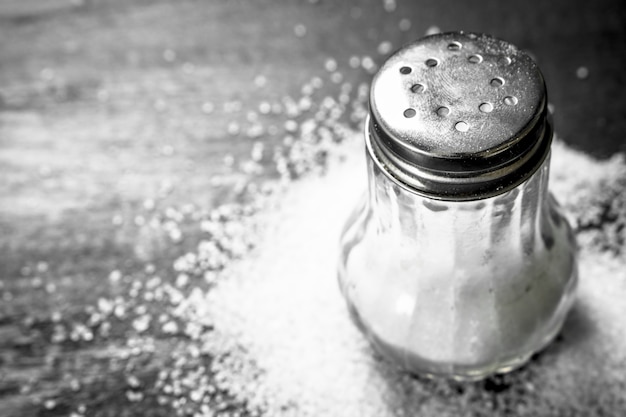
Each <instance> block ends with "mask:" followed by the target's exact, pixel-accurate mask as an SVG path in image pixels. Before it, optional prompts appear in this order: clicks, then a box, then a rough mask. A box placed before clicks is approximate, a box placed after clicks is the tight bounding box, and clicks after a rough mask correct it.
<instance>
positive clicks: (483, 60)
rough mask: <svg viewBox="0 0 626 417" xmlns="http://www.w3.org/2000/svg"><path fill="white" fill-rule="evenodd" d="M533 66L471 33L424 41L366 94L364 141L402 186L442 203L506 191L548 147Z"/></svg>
mask: <svg viewBox="0 0 626 417" xmlns="http://www.w3.org/2000/svg"><path fill="white" fill-rule="evenodd" d="M546 115H547V98H546V88H545V83H544V79H543V76H542V75H541V72H540V71H539V68H538V67H537V64H536V63H535V62H534V61H533V60H532V59H531V58H530V57H529V56H528V55H527V54H526V53H524V52H522V51H520V50H519V49H517V48H516V47H515V46H513V45H511V44H509V43H507V42H504V41H501V40H499V39H495V38H493V37H490V36H487V35H483V34H474V33H463V32H455V33H443V34H437V35H433V36H427V37H425V38H422V39H420V40H418V41H416V42H414V43H412V44H409V45H407V46H405V47H403V48H401V49H400V50H399V51H397V52H396V53H395V54H393V55H392V56H391V57H390V58H389V59H388V60H387V61H386V62H385V64H384V65H383V66H382V67H381V68H380V70H379V71H378V73H377V74H376V75H375V77H374V80H373V82H372V87H371V91H370V117H369V122H368V123H367V129H368V132H367V134H366V141H367V146H368V151H369V152H370V155H371V156H372V158H373V159H374V161H375V162H376V163H377V164H378V165H379V166H380V167H381V168H382V169H383V172H385V173H386V174H387V175H388V176H389V177H391V178H392V179H393V180H394V181H395V182H396V183H398V184H400V185H401V186H403V187H405V188H408V189H409V190H411V191H413V192H417V193H419V194H423V195H427V196H429V197H431V198H437V199H443V200H473V199H481V198H486V197H491V196H494V195H497V194H500V193H503V192H506V191H508V190H510V189H512V188H514V187H515V186H517V185H519V184H520V183H522V182H523V181H524V180H526V179H528V177H530V176H531V175H532V174H533V173H534V172H535V171H536V170H537V169H538V168H539V166H540V165H541V164H542V162H543V161H544V160H545V158H546V155H547V154H548V153H549V150H550V142H551V140H552V130H551V127H550V124H549V123H548V121H547V117H546Z"/></svg>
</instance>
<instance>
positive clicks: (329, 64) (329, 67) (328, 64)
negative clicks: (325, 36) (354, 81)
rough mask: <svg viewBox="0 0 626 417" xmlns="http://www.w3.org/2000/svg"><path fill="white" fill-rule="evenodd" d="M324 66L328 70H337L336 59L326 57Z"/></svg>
mask: <svg viewBox="0 0 626 417" xmlns="http://www.w3.org/2000/svg"><path fill="white" fill-rule="evenodd" d="M324 68H326V71H328V72H335V71H337V61H335V60H334V59H333V58H328V59H327V60H326V62H325V63H324Z"/></svg>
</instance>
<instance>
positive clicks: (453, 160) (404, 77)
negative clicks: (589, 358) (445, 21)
mask: <svg viewBox="0 0 626 417" xmlns="http://www.w3.org/2000/svg"><path fill="white" fill-rule="evenodd" d="M551 140H552V128H551V126H550V123H549V121H548V119H547V98H546V89H545V84H544V80H543V77H542V75H541V72H540V71H539V68H538V67H537V65H536V64H535V62H534V61H533V60H532V59H531V58H530V57H529V56H528V55H527V54H525V53H524V52H522V51H520V50H519V49H517V48H516V47H515V46H513V45H511V44H509V43H507V42H504V41H501V40H498V39H495V38H492V37H490V36H487V35H483V34H473V33H462V32H459V33H444V34H437V35H434V36H428V37H425V38H423V39H421V40H418V41H417V42H415V43H412V44H410V45H408V46H405V47H404V48H402V49H400V50H399V51H397V52H396V53H395V54H394V55H392V56H391V57H390V58H389V59H388V60H387V62H386V63H385V64H384V65H383V66H382V67H381V69H380V70H379V72H378V73H377V74H376V76H375V77H374V80H373V82H372V86H371V91H370V113H369V117H368V120H367V121H366V126H365V142H366V148H367V156H366V158H367V170H368V181H369V182H368V184H369V186H368V193H367V194H366V196H365V197H364V199H363V201H362V203H361V204H360V205H359V206H358V207H357V208H356V210H355V211H354V212H353V214H352V215H351V216H350V218H349V219H348V221H347V224H346V226H345V228H344V231H343V233H342V237H341V255H340V260H339V271H338V275H339V283H340V287H341V291H342V293H343V295H344V297H345V299H346V300H347V304H348V309H349V311H350V314H351V316H352V318H353V319H354V321H355V322H356V324H357V325H358V327H359V328H360V329H361V330H362V332H363V333H364V334H365V335H366V337H367V338H368V339H369V341H370V342H371V344H372V345H373V346H374V347H375V348H376V350H378V351H379V352H380V353H381V354H382V355H383V356H385V357H386V358H388V359H389V360H391V361H392V362H393V363H395V364H396V365H398V366H399V367H400V368H402V369H405V370H408V371H410V372H413V373H419V374H422V375H426V376H444V377H450V378H454V379H458V380H477V379H481V378H484V377H486V376H488V375H490V374H493V373H503V372H508V371H511V370H512V369H515V368H516V367H518V366H520V365H522V364H523V363H524V362H526V361H527V360H528V359H529V358H530V356H531V355H532V354H533V353H535V352H537V351H539V350H541V349H542V348H543V347H544V346H546V345H547V344H548V343H549V342H550V341H551V340H552V339H553V338H554V337H555V335H556V334H557V333H558V331H559V330H560V328H561V325H562V323H563V321H564V319H565V316H566V314H567V311H568V310H569V308H570V307H571V305H572V303H573V300H574V293H575V288H576V282H577V266H576V259H575V257H576V244H575V239H574V235H573V233H572V229H571V228H570V226H569V225H568V223H567V221H566V219H565V218H564V216H563V214H562V213H561V211H560V208H559V205H558V203H557V202H556V200H555V199H554V198H553V197H552V195H550V194H549V192H548V189H547V186H548V174H549V160H550V143H551Z"/></svg>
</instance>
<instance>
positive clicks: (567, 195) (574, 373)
mask: <svg viewBox="0 0 626 417" xmlns="http://www.w3.org/2000/svg"><path fill="white" fill-rule="evenodd" d="M360 143H361V140H360V137H359V135H357V134H355V140H353V141H351V142H350V144H346V145H342V146H341V147H340V148H338V149H336V150H335V151H334V154H337V155H342V156H343V157H342V158H336V159H335V160H334V162H332V163H331V165H330V167H329V169H328V171H327V173H326V174H325V175H323V176H319V175H311V176H309V177H308V178H304V179H303V180H301V181H299V182H296V183H294V184H292V185H291V186H290V187H289V189H288V190H287V191H286V192H285V194H284V195H281V196H280V198H277V199H276V200H274V201H273V203H272V204H271V207H267V209H266V210H265V212H264V213H262V214H261V215H259V216H258V221H259V225H260V228H261V236H260V238H259V240H258V245H257V249H255V250H254V251H252V252H251V253H250V254H249V255H248V256H247V257H246V258H245V259H243V260H241V261H237V262H234V263H233V264H231V265H230V266H229V267H228V269H227V270H226V271H225V272H224V277H223V278H224V279H223V280H221V281H220V284H219V285H218V286H217V287H216V288H214V289H213V290H212V291H211V292H209V294H208V295H207V297H206V298H204V299H200V300H198V301H197V302H199V303H203V309H202V310H203V311H205V312H206V317H204V319H206V320H209V321H211V322H212V324H213V326H214V328H215V331H214V332H211V333H209V334H207V335H206V336H205V340H204V342H205V344H204V351H205V353H209V354H211V355H214V356H215V357H217V358H220V359H219V360H217V361H216V362H215V363H214V367H215V368H216V370H217V372H218V376H219V378H218V380H220V381H221V384H223V385H224V387H225V388H226V389H228V390H229V391H230V392H231V393H235V394H236V395H238V396H240V397H241V399H242V400H245V401H246V402H247V403H248V404H250V405H251V406H254V407H259V408H260V409H262V410H265V411H266V412H267V415H271V416H291V415H294V416H342V417H350V416H381V417H384V416H396V415H406V416H413V415H437V416H448V415H450V416H452V415H459V412H462V414H464V415H486V414H489V415H494V414H495V415H498V414H504V415H506V414H507V413H514V414H516V415H538V414H550V413H565V414H568V415H569V414H573V415H576V414H578V413H581V414H584V413H589V412H591V413H592V414H594V413H601V412H604V413H607V414H613V413H615V412H616V411H617V410H620V409H621V410H624V409H626V399H625V397H626V396H625V395H624V392H626V303H624V302H623V300H624V299H626V247H624V242H623V240H622V239H623V234H622V235H621V238H620V236H619V234H620V233H624V230H623V227H619V226H615V224H618V225H619V224H624V221H625V219H626V209H624V210H622V211H621V212H620V211H619V210H618V211H617V214H616V215H613V216H611V217H610V218H609V219H607V218H602V215H601V214H602V213H600V212H601V211H602V210H601V209H599V208H598V206H606V204H609V205H610V204H611V202H610V201H609V202H607V201H606V199H607V198H615V196H619V195H620V191H621V192H623V193H626V183H625V181H624V178H626V165H625V164H624V160H623V158H618V157H616V158H613V159H611V160H607V161H603V162H600V161H597V160H594V159H592V158H590V157H588V156H586V155H584V154H582V153H579V152H576V151H574V150H572V149H569V148H568V147H566V146H565V145H563V144H562V143H560V142H556V143H555V144H554V145H553V156H552V171H551V180H550V185H551V190H552V191H553V192H554V193H555V194H556V196H557V199H558V200H559V201H560V202H561V203H562V204H563V205H564V206H565V207H566V210H568V211H569V213H570V220H571V221H572V223H573V225H574V226H583V227H582V228H581V231H580V232H579V233H578V239H579V242H580V244H581V250H580V255H579V268H580V283H579V294H578V301H577V303H576V305H575V307H574V309H573V311H572V313H571V314H570V317H569V319H568V320H567V322H566V324H565V326H564V329H563V331H562V333H561V337H560V339H559V340H558V341H557V342H556V343H554V344H553V345H552V346H550V347H549V348H548V349H547V350H546V351H545V352H544V353H542V354H541V355H539V358H538V359H535V360H534V361H531V363H530V364H529V365H527V366H526V367H525V368H523V369H522V370H520V371H517V372H514V373H513V374H510V375H509V376H506V377H505V380H506V381H505V382H506V384H504V385H503V387H504V388H502V389H493V386H494V384H496V385H497V383H502V381H503V379H497V378H496V379H493V380H491V381H488V382H487V383H468V384H460V383H452V382H446V381H428V380H424V379H420V378H413V377H410V376H408V375H406V374H402V373H400V372H398V371H396V370H394V369H392V368H390V367H389V365H388V364H387V363H386V362H384V361H382V360H381V359H380V358H379V357H378V356H377V355H376V354H375V353H374V352H373V351H372V350H371V349H370V348H369V346H368V344H367V342H366V341H365V339H364V338H363V337H362V335H361V334H359V332H358V331H357V329H356V328H355V327H354V325H353V324H352V323H351V322H350V320H349V317H348V314H347V310H346V307H345V302H344V300H343V298H342V297H341V295H340V293H339V289H338V285H337V281H336V262H337V253H338V236H339V232H340V230H341V227H342V225H343V222H344V220H345V219H346V216H347V214H348V212H349V211H350V210H351V209H352V208H353V206H354V204H355V202H356V201H357V199H358V198H359V196H360V194H361V193H362V192H363V190H364V189H365V182H366V177H365V167H364V151H363V149H362V147H361V146H360ZM620 187H621V188H620ZM611 196H613V197H611ZM622 198H624V197H623V195H622ZM595 212H598V213H597V214H595V215H594V214H593V213H595ZM594 216H595V217H594ZM590 217H592V219H591V220H590ZM603 222H604V223H606V224H604V223H603ZM620 222H621V223H620ZM589 225H591V226H592V227H587V226H589ZM609 234H615V235H616V236H617V237H615V236H614V237H613V238H611V239H609V240H610V242H612V244H611V245H607V244H606V242H607V241H609V240H607V238H606V235H609Z"/></svg>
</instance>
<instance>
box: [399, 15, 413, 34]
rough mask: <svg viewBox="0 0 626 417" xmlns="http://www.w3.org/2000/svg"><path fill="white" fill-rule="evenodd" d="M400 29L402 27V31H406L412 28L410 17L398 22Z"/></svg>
mask: <svg viewBox="0 0 626 417" xmlns="http://www.w3.org/2000/svg"><path fill="white" fill-rule="evenodd" d="M398 29H400V30H401V31H402V32H406V31H407V30H409V29H411V21H410V20H409V19H406V18H405V19H401V20H400V22H398Z"/></svg>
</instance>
